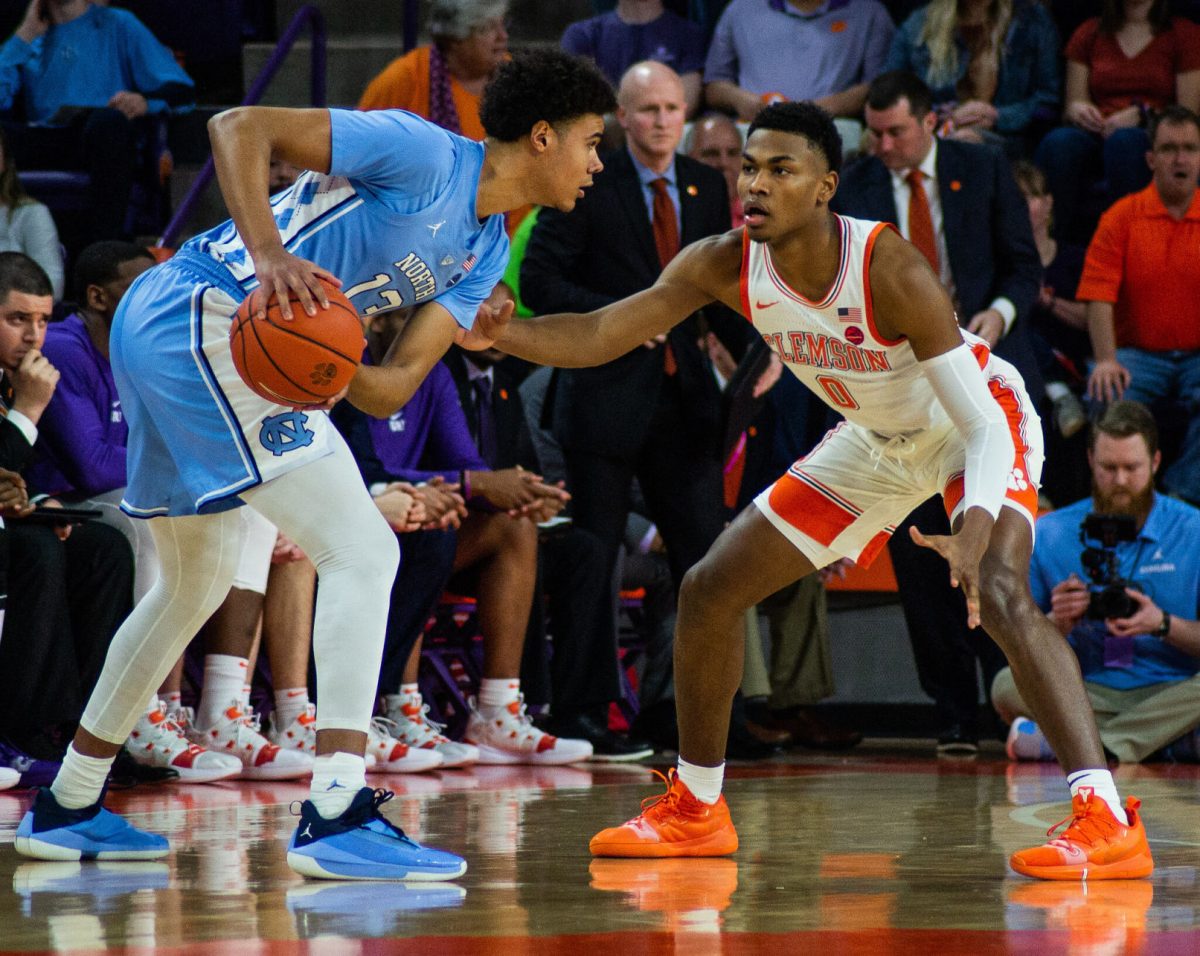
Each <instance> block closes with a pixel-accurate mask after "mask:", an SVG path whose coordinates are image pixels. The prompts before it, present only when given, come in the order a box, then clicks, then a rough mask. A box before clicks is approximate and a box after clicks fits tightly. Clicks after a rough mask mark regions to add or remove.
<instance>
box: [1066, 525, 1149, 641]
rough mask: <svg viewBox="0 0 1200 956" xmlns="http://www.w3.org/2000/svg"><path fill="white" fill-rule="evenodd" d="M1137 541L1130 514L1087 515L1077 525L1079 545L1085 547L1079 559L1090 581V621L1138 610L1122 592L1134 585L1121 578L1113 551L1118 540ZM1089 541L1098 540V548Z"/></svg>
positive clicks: (1132, 600)
mask: <svg viewBox="0 0 1200 956" xmlns="http://www.w3.org/2000/svg"><path fill="white" fill-rule="evenodd" d="M1136 540H1137V522H1136V521H1135V520H1134V519H1133V517H1132V516H1131V515H1098V514H1090V515H1088V516H1087V517H1086V518H1084V519H1083V524H1082V525H1080V526H1079V543H1080V544H1082V545H1083V546H1084V547H1083V553H1082V554H1081V555H1080V556H1079V560H1080V561H1081V562H1083V566H1084V568H1085V569H1086V570H1087V573H1088V577H1089V578H1091V579H1092V584H1091V586H1090V587H1089V588H1088V590H1089V591H1091V597H1090V598H1089V599H1088V608H1087V616H1088V617H1089V618H1091V619H1092V620H1094V621H1103V620H1105V619H1106V618H1111V617H1129V616H1130V615H1132V614H1133V613H1134V612H1135V611H1137V609H1138V604H1137V601H1135V600H1134V599H1133V598H1131V597H1130V596H1129V595H1128V594H1126V593H1125V589H1126V588H1132V587H1135V586H1136V585H1134V583H1133V582H1132V581H1127V580H1125V579H1124V578H1123V577H1121V574H1120V571H1119V570H1118V568H1117V551H1116V547H1117V543H1118V542H1119V541H1136ZM1089 541H1098V542H1099V543H1100V547H1098V548H1097V547H1093V546H1092V545H1090V544H1089V543H1088V542H1089Z"/></svg>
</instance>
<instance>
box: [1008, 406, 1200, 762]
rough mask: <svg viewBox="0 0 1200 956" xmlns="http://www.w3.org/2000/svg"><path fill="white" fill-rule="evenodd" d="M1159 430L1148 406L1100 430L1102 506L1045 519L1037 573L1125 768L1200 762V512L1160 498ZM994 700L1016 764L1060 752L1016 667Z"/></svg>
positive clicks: (1096, 478) (1097, 459)
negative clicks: (1165, 760) (1023, 693)
mask: <svg viewBox="0 0 1200 956" xmlns="http://www.w3.org/2000/svg"><path fill="white" fill-rule="evenodd" d="M1161 458H1162V456H1161V454H1160V452H1159V449H1158V429H1157V427H1156V426H1155V423H1154V418H1153V416H1152V415H1151V414H1150V411H1149V409H1147V408H1146V406H1144V405H1142V404H1141V403H1139V402H1132V401H1118V402H1113V403H1112V404H1111V405H1109V406H1108V408H1107V409H1106V411H1105V412H1104V414H1103V415H1102V416H1101V417H1100V419H1099V420H1098V421H1097V422H1095V424H1093V426H1092V433H1091V436H1090V439H1089V446H1088V464H1089V466H1090V468H1091V472H1092V497H1091V498H1090V499H1084V500H1083V501H1079V502H1076V503H1075V504H1073V505H1070V506H1068V507H1066V508H1062V509H1060V510H1058V511H1056V512H1053V513H1052V514H1048V515H1046V516H1044V517H1043V518H1041V519H1040V520H1039V521H1038V524H1037V543H1036V544H1035V545H1034V551H1033V559H1032V562H1031V564H1030V587H1031V590H1032V592H1033V597H1034V600H1035V601H1037V603H1038V606H1039V607H1041V608H1042V609H1043V610H1044V611H1046V613H1047V616H1048V617H1049V618H1050V620H1051V621H1052V622H1053V623H1054V624H1055V626H1057V627H1058V629H1059V630H1060V631H1061V632H1062V633H1063V634H1064V635H1065V636H1066V637H1067V639H1068V641H1069V642H1070V644H1071V646H1072V647H1073V648H1074V650H1075V653H1076V656H1077V657H1078V659H1079V664H1080V669H1081V670H1082V672H1083V679H1084V686H1085V687H1086V688H1087V693H1088V697H1089V699H1090V700H1091V704H1092V709H1093V711H1094V712H1095V715H1096V723H1097V725H1098V727H1099V730H1100V739H1101V741H1102V742H1103V743H1104V747H1105V749H1106V750H1107V751H1108V752H1109V753H1110V754H1111V755H1113V756H1115V757H1117V758H1118V759H1120V760H1122V761H1127V762H1134V763H1136V762H1140V761H1142V760H1145V759H1146V758H1147V757H1149V756H1150V755H1151V754H1153V753H1155V752H1157V751H1159V750H1162V749H1163V748H1164V747H1167V746H1168V745H1170V750H1169V752H1168V753H1169V755H1170V756H1171V757H1174V758H1175V759H1185V760H1191V761H1194V760H1196V754H1197V746H1196V745H1197V742H1198V741H1197V737H1198V736H1200V733H1198V732H1197V730H1196V728H1197V726H1198V725H1200V675H1198V672H1200V621H1197V620H1196V618H1197V616H1198V615H1197V608H1198V607H1200V549H1198V548H1197V547H1196V542H1197V541H1200V510H1198V509H1196V508H1193V507H1192V506H1191V505H1188V504H1186V503H1184V502H1182V501H1178V500H1176V499H1174V498H1168V497H1165V496H1163V495H1159V494H1157V493H1156V492H1155V490H1154V477H1155V474H1156V473H1157V471H1158V467H1159V463H1160V461H1161ZM992 702H993V704H994V706H995V707H996V710H997V712H998V713H999V714H1000V716H1001V717H1002V718H1004V719H1005V720H1006V721H1008V722H1009V723H1010V724H1011V725H1012V729H1011V731H1010V733H1009V735H1008V755H1009V757H1010V758H1011V759H1013V760H1052V759H1054V753H1053V751H1052V750H1051V749H1050V747H1049V745H1048V744H1047V742H1046V738H1045V737H1044V736H1043V735H1042V733H1041V731H1040V730H1039V729H1038V727H1037V724H1036V723H1035V722H1034V720H1033V719H1032V717H1033V716H1034V715H1032V714H1031V712H1030V710H1029V708H1028V706H1027V705H1026V704H1025V703H1024V701H1022V700H1021V697H1020V695H1019V694H1018V693H1017V689H1016V684H1015V682H1014V681H1013V677H1012V671H1011V670H1009V669H1008V668H1005V669H1004V670H1002V671H1000V673H999V674H997V675H996V679H995V682H994V683H993V685H992Z"/></svg>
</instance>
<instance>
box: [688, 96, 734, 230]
mask: <svg viewBox="0 0 1200 956" xmlns="http://www.w3.org/2000/svg"><path fill="white" fill-rule="evenodd" d="M686 152H687V154H688V155H689V156H691V157H692V159H698V160H699V161H700V162H702V163H704V165H706V166H711V167H712V168H713V169H715V170H718V171H719V172H720V173H721V175H722V176H724V177H725V188H726V190H728V193H729V216H730V218H731V220H732V222H733V228H734V229H738V228H740V227H741V225H742V221H743V216H742V200H741V197H740V196H738V187H737V181H738V175H739V174H740V173H741V171H742V132H741V130H739V129H738V128H737V124H736V123H735V122H734V121H733V120H731V119H730V118H729V117H728V116H726V115H725V114H724V113H709V114H707V115H705V116H702V117H700V119H698V120H696V122H695V124H693V126H692V129H691V133H690V134H689V135H688V140H687V149H686Z"/></svg>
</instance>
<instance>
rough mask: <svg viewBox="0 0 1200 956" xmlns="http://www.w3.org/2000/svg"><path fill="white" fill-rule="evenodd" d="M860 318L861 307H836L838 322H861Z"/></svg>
mask: <svg viewBox="0 0 1200 956" xmlns="http://www.w3.org/2000/svg"><path fill="white" fill-rule="evenodd" d="M862 320H863V319H862V309H858V308H854V309H838V321H839V322H861V321H862Z"/></svg>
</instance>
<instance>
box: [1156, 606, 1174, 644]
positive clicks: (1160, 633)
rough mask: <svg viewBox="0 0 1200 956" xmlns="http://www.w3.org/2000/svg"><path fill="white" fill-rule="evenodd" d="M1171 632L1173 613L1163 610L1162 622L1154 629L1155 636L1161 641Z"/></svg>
mask: <svg viewBox="0 0 1200 956" xmlns="http://www.w3.org/2000/svg"><path fill="white" fill-rule="evenodd" d="M1170 633H1171V615H1170V614H1168V613H1167V612H1166V611H1163V619H1162V623H1161V624H1159V625H1158V627H1156V628H1155V629H1154V636H1155V637H1157V638H1158V639H1159V640H1160V641H1161V640H1165V639H1166V636H1167V635H1168V634H1170Z"/></svg>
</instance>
